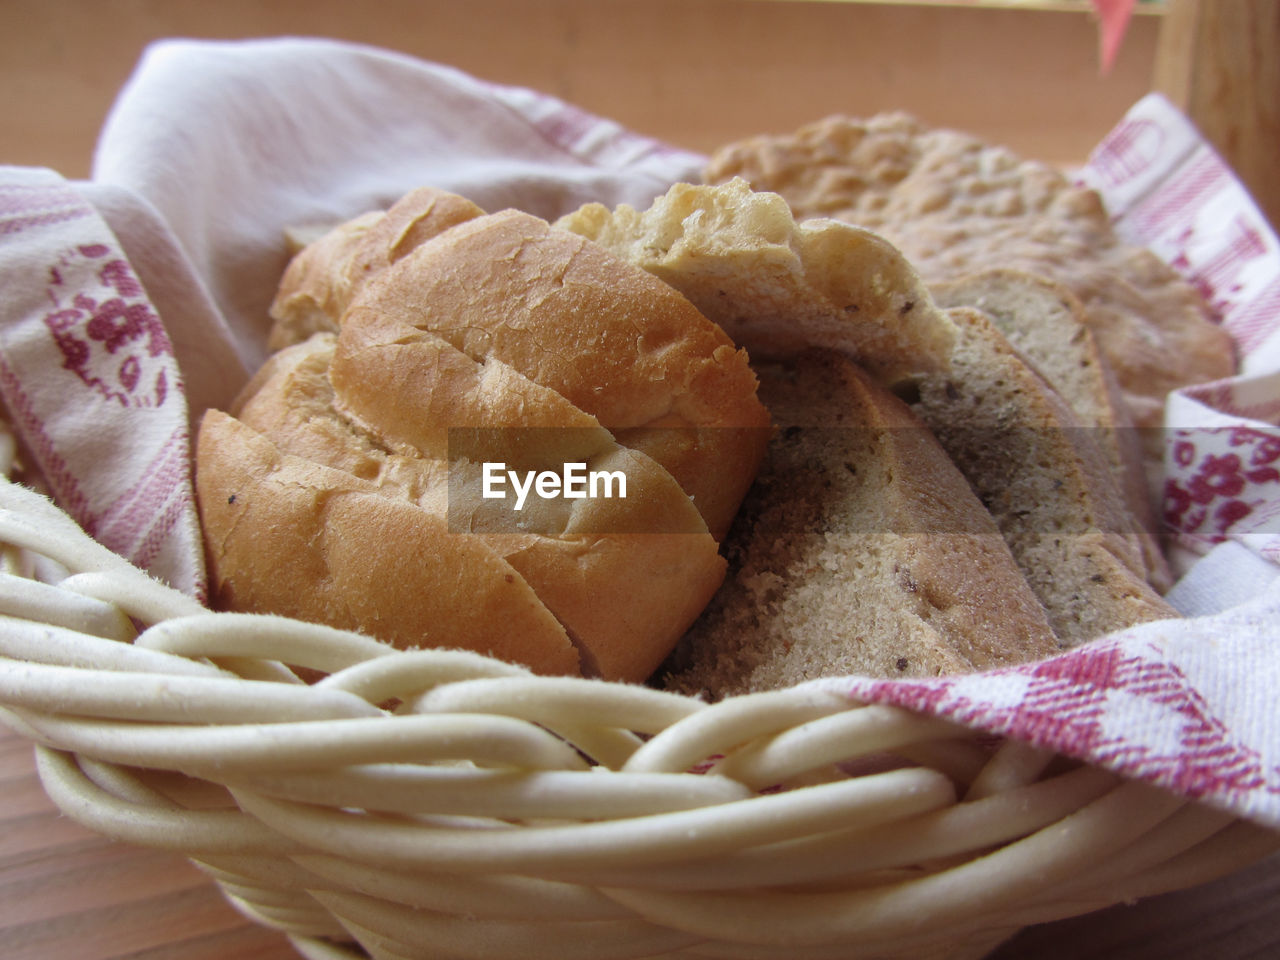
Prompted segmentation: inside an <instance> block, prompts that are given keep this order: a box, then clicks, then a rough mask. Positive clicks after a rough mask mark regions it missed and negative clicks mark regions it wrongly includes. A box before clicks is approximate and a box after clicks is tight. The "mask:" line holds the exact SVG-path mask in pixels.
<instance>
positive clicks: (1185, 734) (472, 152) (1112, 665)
mask: <svg viewBox="0 0 1280 960" xmlns="http://www.w3.org/2000/svg"><path fill="white" fill-rule="evenodd" d="M1153 138H1154V139H1153ZM1153 144H1154V145H1155V146H1154V148H1153V146H1152V145H1153ZM1170 144H1176V146H1177V149H1173V148H1171V147H1170ZM1205 150H1207V148H1205V147H1203V144H1201V143H1200V140H1199V138H1198V137H1197V136H1196V135H1195V132H1194V130H1191V129H1190V128H1189V125H1187V124H1186V123H1185V121H1184V120H1182V118H1180V117H1179V116H1178V115H1177V113H1176V111H1173V110H1172V109H1171V108H1170V107H1169V106H1168V104H1167V103H1164V102H1163V101H1160V100H1159V99H1158V98H1155V99H1152V98H1148V99H1147V100H1144V101H1142V102H1141V103H1139V104H1138V105H1137V106H1136V107H1135V110H1134V113H1133V114H1131V115H1130V117H1128V118H1126V121H1125V123H1123V124H1121V126H1120V127H1119V128H1117V131H1116V132H1115V133H1113V134H1112V136H1111V137H1109V138H1108V140H1107V141H1105V142H1104V143H1103V144H1102V145H1101V146H1100V148H1099V152H1098V153H1097V154H1096V155H1095V158H1094V162H1093V163H1091V164H1090V166H1089V168H1088V169H1087V170H1086V171H1085V172H1084V174H1083V176H1084V177H1085V178H1086V179H1088V180H1089V182H1091V183H1093V184H1094V185H1095V186H1097V187H1098V188H1099V189H1100V190H1102V192H1103V193H1104V195H1105V196H1106V198H1107V200H1108V203H1109V204H1111V205H1112V209H1113V210H1114V211H1116V212H1117V215H1118V217H1119V224H1120V226H1121V227H1122V228H1123V229H1126V230H1134V231H1135V232H1134V236H1135V238H1136V239H1139V240H1141V241H1142V242H1148V243H1155V244H1156V246H1157V249H1160V251H1161V252H1162V253H1164V254H1165V255H1166V256H1167V257H1169V259H1170V262H1176V263H1177V264H1178V265H1179V266H1180V267H1181V268H1183V269H1186V270H1187V271H1188V272H1189V274H1191V275H1193V276H1195V277H1196V279H1197V282H1200V283H1201V284H1202V285H1203V286H1204V287H1205V289H1206V291H1207V292H1208V293H1209V295H1210V298H1211V300H1212V301H1213V302H1214V303H1215V304H1216V305H1217V306H1218V308H1219V309H1220V310H1221V311H1222V314H1223V322H1224V323H1225V325H1226V326H1227V329H1229V330H1231V331H1232V333H1233V334H1235V335H1236V337H1237V340H1238V341H1239V342H1240V343H1241V346H1242V352H1243V354H1244V365H1243V368H1242V374H1244V375H1243V376H1242V377H1241V378H1238V379H1235V380H1232V381H1229V382H1225V383H1222V384H1215V385H1210V386H1208V387H1205V388H1202V389H1200V390H1197V391H1187V392H1185V393H1184V394H1183V395H1180V396H1179V397H1177V398H1175V399H1174V401H1173V402H1171V405H1170V406H1171V410H1172V411H1173V415H1174V417H1175V419H1174V420H1173V421H1171V422H1172V423H1174V424H1176V425H1177V427H1178V429H1179V430H1186V431H1188V433H1187V434H1186V435H1185V436H1180V437H1179V439H1180V440H1181V441H1182V442H1183V444H1184V445H1183V446H1182V447H1176V445H1171V450H1172V449H1175V448H1176V451H1178V452H1172V453H1171V455H1170V473H1169V483H1170V486H1169V487H1168V488H1167V489H1168V492H1169V499H1168V501H1167V506H1168V508H1169V512H1170V516H1171V517H1172V518H1174V519H1175V520H1176V521H1177V522H1178V524H1179V527H1178V529H1179V533H1180V535H1181V540H1182V546H1183V548H1184V551H1185V554H1184V555H1186V556H1193V557H1195V558H1196V562H1195V563H1194V564H1193V565H1189V566H1190V572H1189V573H1188V575H1187V576H1186V577H1185V578H1184V579H1183V581H1182V582H1181V583H1179V585H1178V586H1177V587H1176V588H1175V591H1174V593H1173V594H1172V597H1173V598H1174V599H1175V601H1176V602H1177V603H1179V604H1180V608H1181V609H1183V610H1184V611H1185V612H1186V613H1188V614H1189V615H1190V617H1189V619H1187V620H1185V621H1172V622H1166V623H1158V624H1148V625H1145V626H1142V627H1138V628H1134V629H1132V630H1127V631H1123V632H1122V633H1119V634H1116V635H1113V636H1110V637H1106V638H1102V639H1101V640H1099V641H1097V642H1095V643H1091V644H1088V645H1086V646H1084V647H1082V648H1079V649H1077V650H1074V651H1070V652H1068V653H1066V654H1063V655H1062V656H1060V657H1056V658H1054V659H1052V660H1049V661H1045V662H1043V663H1039V664H1029V665H1026V666H1025V667H1022V668H1017V669H1013V670H1005V671H996V672H993V673H987V674H979V675H976V676H968V677H957V678H942V679H939V680H936V681H915V682H913V681H871V680H866V679H861V678H836V679H829V680H824V681H820V683H822V684H824V685H827V686H835V687H836V688H838V689H840V690H842V691H844V692H846V693H847V694H849V695H850V696H854V697H858V698H868V699H875V700H881V701H884V702H892V703H900V704H903V705H906V706H910V707H912V708H914V709H920V710H924V711H928V712H933V713H936V714H938V715H941V716H946V717H950V718H953V719H957V720H961V721H963V722H966V723H970V724H973V725H974V726H977V727H979V728H981V729H984V730H989V731H991V732H993V733H999V734H1006V735H1010V736H1015V737H1019V738H1023V739H1026V740H1029V741H1031V742H1034V743H1037V744H1039V745H1041V746H1045V747H1049V748H1052V749H1055V750H1059V751H1061V752H1063V753H1065V754H1068V755H1072V756H1078V757H1081V758H1083V759H1086V760H1089V761H1091V762H1093V763H1096V764H1099V765H1102V766H1107V767H1110V768H1112V769H1115V770H1117V771H1120V772H1122V773H1125V774H1129V775H1133V776H1137V777H1142V778H1144V779H1147V780H1149V781H1151V782H1154V783H1159V784H1162V785H1164V786H1167V787H1169V788H1171V789H1174V790H1178V791H1181V792H1183V793H1186V794H1188V795H1190V796H1195V797H1199V798H1203V799H1204V800H1206V801H1207V802H1210V803H1214V804H1217V805H1220V806H1222V807H1224V808H1227V809H1230V810H1232V811H1234V812H1236V813H1238V814H1240V815H1242V816H1247V817H1252V818H1254V819H1256V820H1257V821H1259V822H1261V823H1266V824H1270V825H1273V826H1276V827H1280V714H1278V713H1277V711H1275V710H1274V705H1273V698H1274V691H1275V690H1276V689H1280V580H1278V579H1277V573H1280V567H1277V566H1276V562H1277V561H1280V549H1278V548H1277V538H1276V514H1277V511H1280V506H1278V505H1280V475H1274V476H1273V474H1275V470H1274V469H1273V467H1280V448H1277V447H1276V445H1275V444H1276V443H1277V442H1280V428H1278V427H1277V424H1278V423H1280V384H1278V383H1277V374H1276V371H1277V370H1278V369H1280V307H1278V306H1277V298H1276V293H1275V291H1276V284H1277V277H1280V266H1278V265H1277V258H1276V244H1275V239H1274V237H1273V236H1271V235H1270V233H1269V232H1268V231H1267V230H1266V227H1265V221H1263V220H1262V218H1261V217H1260V216H1258V215H1257V211H1256V209H1255V208H1252V206H1251V204H1249V202H1248V198H1247V196H1246V197H1243V200H1242V199H1241V194H1242V191H1240V190H1239V187H1238V185H1236V184H1235V181H1234V180H1233V179H1232V178H1231V177H1230V175H1229V174H1227V175H1226V177H1225V179H1224V178H1223V176H1222V170H1218V169H1216V168H1214V167H1213V164H1214V163H1215V162H1217V161H1216V158H1215V157H1213V156H1212V152H1211V151H1209V152H1208V159H1206V155H1205V153H1204V151H1205ZM702 160H703V158H702V157H699V156H697V155H694V154H690V153H686V152H683V151H679V150H674V149H671V148H669V147H666V146H664V145H662V144H660V143H655V142H653V141H652V140H648V139H646V138H643V137H639V136H636V135H634V134H632V133H630V132H628V131H626V130H624V129H622V128H620V127H619V126H618V125H617V124H615V123H613V122H611V121H608V120H606V119H602V118H598V117H593V116H590V115H588V114H586V113H584V112H582V111H581V110H578V109H576V108H574V107H573V106H571V105H569V104H565V103H563V102H561V101H559V100H556V99H554V98H552V97H548V96H545V95H542V94H539V93H536V92H533V91H529V90H523V89H515V88H511V87H501V86H495V85H493V84H488V83H485V82H483V81H480V80H477V79H475V78H473V77H469V76H466V75H464V74H461V73H459V72H458V71H456V70H453V69H451V68H448V67H443V66H439V65H435V64H429V63H423V62H420V61H415V60H411V59H408V58H406V57H403V56H400V55H396V54H391V53H387V52H384V51H379V50H374V49H369V48H366V47H360V46H354V45H351V44H344V43H338V42H335V41H328V40H314V39H303V38H284V39H270V40H257V41H247V42H193V41H167V42H163V43H159V44H156V45H154V46H153V47H151V48H149V49H148V50H147V52H146V54H145V56H144V57H143V59H142V61H141V63H140V64H139V66H138V68H137V71H136V73H135V74H134V76H133V78H132V79H131V80H130V82H129V83H128V85H127V86H126V88H125V89H124V90H123V91H122V92H121V94H120V96H119V98H118V100H117V102H116V104H115V107H114V108H113V110H112V112H111V114H110V116H109V117H108V119H107V122H106V124H105V126H104V129H103V132H102V136H101V139H100V142H99V147H98V152H97V155H96V157H95V163H94V169H93V175H92V179H91V180H90V181H89V182H84V183H75V184H72V183H67V182H66V181H64V180H62V178H61V177H59V176H58V175H57V174H56V173H54V172H52V171H37V170H29V169H15V168H3V169H0V278H2V280H3V283H4V289H5V291H6V297H5V298H4V302H3V304H0V397H2V398H3V400H4V402H5V404H6V406H7V409H8V413H9V415H10V417H11V419H12V420H13V422H14V423H15V424H16V425H17V426H18V428H19V429H20V432H21V434H22V436H23V439H24V440H25V441H26V444H27V447H28V449H29V451H30V452H31V455H32V456H33V457H35V458H36V460H37V461H38V463H39V466H40V467H41V468H42V470H43V471H44V473H45V475H46V476H48V477H49V478H50V481H51V483H52V484H53V487H54V490H53V492H54V493H55V495H56V496H57V497H58V499H59V501H60V502H61V503H62V504H63V506H64V507H65V508H66V509H68V511H69V512H70V513H72V515H73V516H75V517H76V518H77V519H78V520H80V521H81V523H82V524H84V525H85V526H86V527H87V528H88V529H89V530H90V531H91V532H92V533H94V535H95V536H98V537H99V538H100V539H103V540H104V542H107V543H108V545H110V546H112V547H113V548H114V549H117V550H118V551H119V552H121V553H122V554H124V555H125V556H128V557H129V558H130V559H133V560H134V561H135V562H138V563H139V564H141V565H142V566H145V567H147V568H148V569H150V570H151V571H152V572H153V573H155V574H157V575H158V576H161V577H163V578H165V579H167V580H169V581H170V582H172V583H174V584H175V585H177V586H179V587H181V588H182V589H185V590H189V591H191V592H193V593H195V594H197V595H199V594H200V591H201V590H202V589H203V575H202V571H201V569H200V559H199V557H200V551H199V546H198V545H199V540H198V529H197V527H196V525H195V514H194V507H193V502H192V497H191V486H190V476H189V472H188V471H187V470H186V469H185V467H186V462H187V461H186V460H185V459H183V457H182V456H180V455H179V454H180V453H184V452H185V444H186V443H187V442H188V440H189V436H190V425H191V422H192V421H193V419H194V417H196V416H197V415H198V414H199V413H200V411H202V410H204V409H205V408H207V407H209V406H224V405H225V404H226V403H227V402H228V401H229V400H230V399H231V397H232V396H233V395H234V394H235V392H236V391H237V389H238V388H239V387H240V385H241V384H242V383H243V382H244V379H245V378H246V377H247V376H248V374H249V372H250V371H251V370H252V369H254V368H255V367H256V366H257V364H258V363H259V362H260V360H261V359H262V357H263V356H264V350H265V346H264V345H265V339H266V332H267V318H266V309H267V305H268V303H269V302H270V299H271V296H272V293H273V292H274V288H275V284H276V281H277V279H278V277H279V274H280V272H281V270H282V269H283V267H284V264H285V262H286V258H287V251H286V247H285V242H284V237H283V231H284V229H285V228H286V227H290V226H294V227H296V226H305V225H307V224H313V223H315V224H328V223H332V222H335V221H337V220H340V219H344V218H347V217H350V216H353V215H355V214H357V213H360V212H363V211H364V210H367V209H373V208H376V207H382V206H385V205H387V204H388V203H389V202H391V201H392V200H394V199H395V198H397V197H399V196H400V195H401V194H403V193H404V192H406V191H407V190H408V189H410V188H412V187H414V186H418V185H420V184H424V183H430V184H434V185H436V186H441V187H445V188H448V189H453V190H456V191H458V192H460V193H463V194H466V195H468V196H470V197H471V198H472V199H474V200H475V201H476V202H477V203H479V204H480V205H481V206H483V207H486V208H488V209H499V208H502V207H504V206H514V207H519V208H521V209H525V210H528V211H530V212H533V213H536V214H539V215H541V216H544V217H548V218H551V217H555V216H558V215H559V214H561V213H563V212H567V211H569V210H571V209H574V208H576V207H577V206H578V205H580V204H581V203H583V202H585V201H588V200H599V201H602V202H604V203H606V204H610V205H615V204H618V203H630V204H632V205H635V206H639V207H643V206H647V205H648V203H649V202H650V200H651V199H652V198H653V197H655V196H656V195H658V194H660V193H662V192H663V191H665V189H666V188H667V186H668V185H670V184H671V183H672V182H675V181H677V180H688V179H695V178H696V177H697V175H698V171H699V170H700V168H701V165H702ZM1165 161H1168V163H1166V162H1165ZM1218 166H1219V167H1220V166H1221V165H1220V162H1218ZM1223 169H1225V168H1223ZM1206 170H1210V172H1209V173H1207V174H1206V173H1205V171H1206ZM1188 171H1190V172H1188ZM1138 174H1140V175H1141V177H1145V178H1146V179H1143V180H1141V182H1138V180H1137V179H1135V176H1136V175H1138ZM1206 176H1207V177H1208V180H1207V181H1205V177H1206ZM1203 182H1208V183H1210V184H1212V185H1213V189H1202V188H1199V187H1195V185H1196V184H1201V183H1203ZM1193 188H1194V189H1193ZM1170 189H1173V190H1174V191H1175V193H1176V195H1177V196H1179V197H1181V198H1182V199H1180V200H1179V201H1178V202H1177V203H1175V204H1173V205H1172V206H1170V204H1169V202H1168V201H1167V198H1168V197H1169V196H1170V195H1171V194H1170V193H1169V191H1170ZM1157 198H1159V199H1157ZM1224 198H1226V201H1227V202H1226V206H1225V208H1224V206H1223V200H1224ZM1210 201H1213V203H1214V204H1215V209H1210V208H1209V206H1207V204H1209V203H1210ZM1191 207H1194V212H1193V211H1192V210H1191ZM1224 210H1225V212H1223V211H1224ZM1161 211H1163V212H1161ZM1157 213H1159V215H1158V216H1157V215H1156V214H1157ZM1151 223H1162V224H1164V225H1165V226H1169V225H1171V224H1173V225H1176V226H1177V227H1178V230H1177V231H1175V236H1176V237H1178V238H1181V239H1180V240H1178V241H1177V242H1176V243H1175V244H1174V246H1175V247H1176V248H1177V249H1175V250H1173V251H1172V252H1171V251H1170V250H1168V249H1165V248H1161V247H1160V246H1159V243H1158V242H1156V240H1153V238H1152V237H1150V236H1147V235H1145V234H1144V232H1143V230H1141V229H1136V227H1137V226H1141V225H1142V224H1148V225H1149V224H1151ZM1224 224H1225V225H1226V229H1225V232H1224V230H1222V229H1220V228H1221V227H1222V226H1223V225H1224ZM1147 232H1150V231H1147ZM1242 238H1243V239H1242ZM1258 238H1260V239H1258ZM1160 242H1164V241H1160ZM1230 251H1235V253H1234V254H1233V253H1231V252H1230ZM1259 251H1260V252H1259ZM1233 256H1234V260H1233V259H1232V257H1233ZM1232 264H1234V266H1232ZM1215 284H1216V286H1215ZM156 318H159V321H160V322H161V323H162V325H163V326H158V325H157V323H156ZM161 384H163V389H162V388H161ZM1233 431H1234V432H1233ZM1233 458H1234V459H1233ZM1184 494H1185V496H1184ZM1184 499H1186V500H1189V501H1190V503H1191V504H1192V506H1189V507H1187V508H1186V509H1181V507H1182V504H1183V500H1184ZM1202 501H1203V502H1202ZM1179 511H1180V512H1179Z"/></svg>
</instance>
